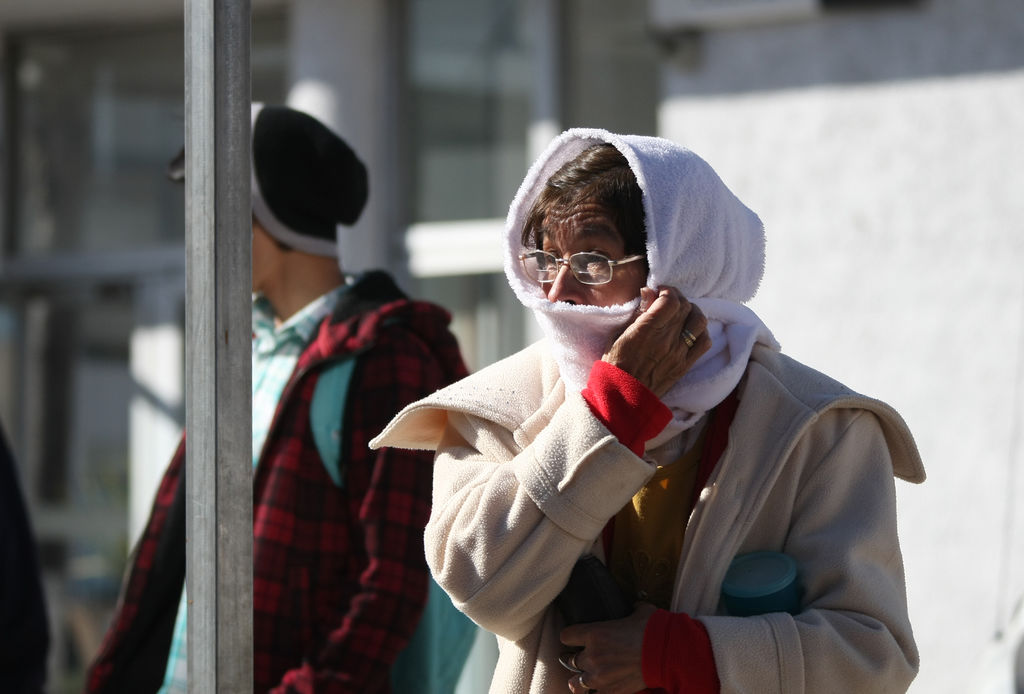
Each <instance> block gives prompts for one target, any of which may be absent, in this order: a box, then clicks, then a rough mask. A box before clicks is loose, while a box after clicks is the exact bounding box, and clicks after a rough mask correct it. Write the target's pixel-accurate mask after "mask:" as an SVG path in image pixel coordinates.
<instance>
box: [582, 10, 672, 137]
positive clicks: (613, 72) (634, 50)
mask: <svg viewBox="0 0 1024 694" xmlns="http://www.w3.org/2000/svg"><path fill="white" fill-rule="evenodd" d="M565 7H566V10H565V12H566V20H565V34H566V35H565V46H564V50H565V61H566V66H565V68H566V75H567V79H565V81H564V84H565V94H564V99H565V101H564V109H565V124H566V126H567V127H594V128H604V129H606V130H611V131H612V132H618V133H630V134H635V135H656V134H657V125H658V124H657V105H658V88H659V87H658V84H659V83H658V75H659V61H658V52H657V51H658V49H657V44H656V43H655V41H654V39H653V38H652V36H651V34H650V32H649V30H648V26H647V9H646V7H647V4H646V2H637V1H636V0H628V1H627V2H623V1H622V0H566V4H565Z"/></svg>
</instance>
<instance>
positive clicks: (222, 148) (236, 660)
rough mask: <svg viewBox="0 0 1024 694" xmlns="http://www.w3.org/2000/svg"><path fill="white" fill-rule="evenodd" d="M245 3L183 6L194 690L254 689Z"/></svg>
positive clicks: (189, 2)
mask: <svg viewBox="0 0 1024 694" xmlns="http://www.w3.org/2000/svg"><path fill="white" fill-rule="evenodd" d="M250 21H251V12H250V2H249V0H185V112H186V120H185V152H186V174H185V183H186V192H185V215H186V225H187V230H186V249H187V250H186V280H187V290H186V321H185V344H186V355H185V360H186V408H185V425H186V430H187V437H188V439H187V440H188V455H187V463H186V476H185V480H186V516H187V520H186V536H187V545H186V546H187V554H186V561H187V564H186V567H187V568H186V581H187V587H188V598H189V606H188V616H189V621H188V678H189V691H190V692H193V693H194V694H200V693H201V694H212V693H213V692H217V693H218V694H224V693H228V694H231V693H234V692H238V693H239V694H241V693H242V692H245V693H246V694H249V693H251V692H252V673H253V660H252V452H251V449H252V436H251V428H252V420H251V416H252V415H251V410H252V402H251V398H252V392H251V386H250V383H251V373H252V371H251V368H252V367H251V330H252V327H251V325H252V323H251V321H252V318H251V309H250V287H251V261H250V253H251V243H252V239H251V237H252V232H251V214H252V213H251V207H250V200H249V195H250V191H249V166H250V163H249V162H250V156H249V149H250V139H249V138H250V135H249V131H250V125H249V121H250V117H249V103H250V98H251V97H250V78H249V42H250Z"/></svg>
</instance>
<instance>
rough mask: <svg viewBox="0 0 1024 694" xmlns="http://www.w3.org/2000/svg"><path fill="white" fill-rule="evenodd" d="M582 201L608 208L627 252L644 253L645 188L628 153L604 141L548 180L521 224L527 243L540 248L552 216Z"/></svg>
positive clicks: (570, 162)
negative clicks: (545, 229) (545, 227)
mask: <svg viewBox="0 0 1024 694" xmlns="http://www.w3.org/2000/svg"><path fill="white" fill-rule="evenodd" d="M583 201H587V202H594V203H596V204H598V205H600V206H601V207H602V208H603V209H604V211H605V214H607V215H608V217H609V218H610V219H611V220H612V222H614V224H615V228H616V229H618V231H619V234H621V235H622V241H623V244H624V245H625V250H626V253H627V254H628V255H633V254H645V253H646V247H647V230H646V226H645V223H644V205H643V193H642V192H641V190H640V185H639V184H638V183H637V182H636V176H635V175H634V174H633V170H632V169H630V168H629V162H627V161H626V157H624V156H623V155H622V152H620V151H619V150H618V149H616V148H615V146H614V145H612V144H609V143H606V142H605V143H600V144H596V145H593V146H591V147H588V148H587V149H585V150H583V151H582V152H580V153H579V154H578V155H577V156H576V157H575V158H573V159H571V160H569V161H567V162H566V163H565V164H563V165H562V166H561V167H560V168H559V169H558V171H556V172H555V173H553V174H552V175H551V178H549V179H548V180H547V183H545V184H544V190H542V191H541V193H540V195H538V196H537V199H536V200H534V201H533V205H532V206H531V207H530V212H529V213H528V214H527V216H526V223H525V224H523V233H522V237H521V241H522V244H523V246H525V247H527V248H540V247H541V246H542V245H543V243H544V220H546V219H547V218H548V216H549V215H556V216H561V215H568V214H569V213H570V211H571V210H572V209H573V208H574V207H575V206H576V205H578V204H580V203H581V202H583Z"/></svg>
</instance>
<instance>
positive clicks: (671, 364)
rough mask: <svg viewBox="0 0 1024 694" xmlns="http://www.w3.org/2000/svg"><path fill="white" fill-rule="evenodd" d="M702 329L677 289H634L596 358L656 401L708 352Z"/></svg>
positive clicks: (695, 310) (697, 314) (698, 315)
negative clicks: (620, 326) (629, 316)
mask: <svg viewBox="0 0 1024 694" xmlns="http://www.w3.org/2000/svg"><path fill="white" fill-rule="evenodd" d="M707 324H708V322H707V319H706V318H705V317H704V314H703V313H701V310H700V309H699V308H697V307H696V306H694V305H693V304H691V303H690V302H689V301H687V300H686V298H685V297H683V295H682V294H680V293H679V290H677V289H674V288H672V287H660V288H659V290H658V292H657V293H655V292H654V290H653V289H650V288H649V287H644V288H642V289H641V290H640V314H639V315H638V316H637V318H636V320H634V321H633V322H632V323H631V324H630V325H629V326H627V327H626V329H625V330H624V331H623V332H622V334H621V335H619V336H618V337H617V338H616V339H615V341H614V342H612V345H611V347H609V348H608V350H607V351H606V352H605V354H604V356H603V357H602V359H603V360H604V361H606V362H608V363H610V364H614V365H615V366H617V367H619V368H620V369H622V370H623V371H625V372H626V373H628V374H630V375H631V376H633V378H635V379H637V380H638V381H640V382H641V383H643V384H644V385H645V386H647V387H648V388H649V389H650V390H651V392H653V393H654V394H655V395H657V396H659V397H660V396H662V395H664V394H665V393H667V392H668V390H669V389H670V388H671V387H672V386H673V385H675V384H676V382H677V381H678V380H679V379H680V378H682V377H683V375H684V374H685V373H686V372H687V371H689V370H690V367H691V366H693V364H694V362H696V361H697V359H698V358H699V357H700V356H701V355H702V354H704V353H705V352H707V351H708V349H710V348H711V338H709V337H708V334H707ZM688 342H690V343H692V344H688ZM588 684H589V683H588Z"/></svg>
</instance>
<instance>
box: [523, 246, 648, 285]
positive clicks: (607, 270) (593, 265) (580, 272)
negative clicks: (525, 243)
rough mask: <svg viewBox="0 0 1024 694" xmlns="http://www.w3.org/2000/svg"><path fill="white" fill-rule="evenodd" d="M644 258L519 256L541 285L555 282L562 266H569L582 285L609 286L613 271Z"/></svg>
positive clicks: (530, 253) (542, 253) (533, 253)
mask: <svg viewBox="0 0 1024 694" xmlns="http://www.w3.org/2000/svg"><path fill="white" fill-rule="evenodd" d="M643 257H644V256H642V255H631V256H627V257H625V258H623V259H622V260H611V259H609V258H606V257H605V256H603V255H601V254H600V253H573V254H572V255H570V256H569V257H568V258H559V257H558V256H556V255H554V254H552V253H548V252H547V251H527V252H526V253H523V254H522V255H520V256H519V260H520V262H522V264H523V270H525V271H526V274H527V275H528V276H529V277H530V279H533V280H536V281H538V282H540V283H541V284H548V283H549V282H554V281H555V278H556V277H557V276H558V269H559V267H561V266H562V265H568V266H569V271H570V272H572V275H573V277H575V278H576V279H577V280H578V281H579V282H580V284H607V283H609V282H611V281H612V270H613V268H614V267H615V266H616V265H625V264H626V263H632V262H633V261H634V260H642V259H643Z"/></svg>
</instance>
